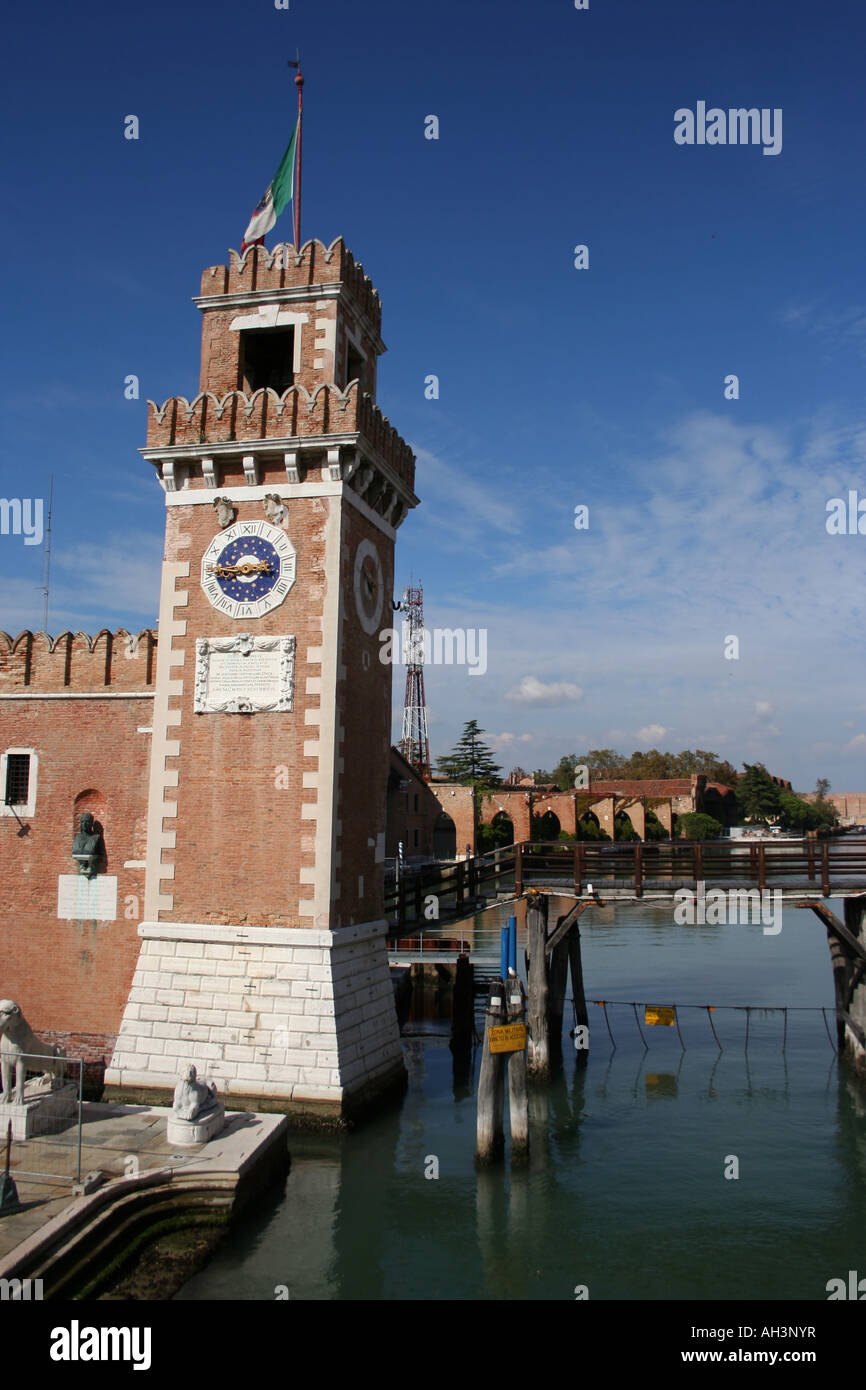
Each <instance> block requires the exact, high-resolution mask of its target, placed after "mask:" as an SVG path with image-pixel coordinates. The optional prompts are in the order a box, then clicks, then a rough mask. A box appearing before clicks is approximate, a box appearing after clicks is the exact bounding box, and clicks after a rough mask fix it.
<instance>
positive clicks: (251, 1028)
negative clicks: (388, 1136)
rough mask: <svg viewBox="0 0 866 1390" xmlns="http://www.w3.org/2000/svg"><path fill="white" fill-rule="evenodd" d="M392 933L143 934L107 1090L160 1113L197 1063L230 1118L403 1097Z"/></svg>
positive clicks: (184, 928)
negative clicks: (388, 937)
mask: <svg viewBox="0 0 866 1390" xmlns="http://www.w3.org/2000/svg"><path fill="white" fill-rule="evenodd" d="M385 930H386V923H385V922H384V921H378V922H368V923H364V924H363V925H360V926H352V927H343V928H338V929H335V930H333V931H318V930H312V929H307V928H282V927H245V926H225V925H216V924H213V923H190V922H184V923H168V922H145V923H142V925H141V926H140V927H139V935H140V936H141V937H142V938H143V940H142V946H141V953H140V955H139V959H138V964H137V966H136V970H135V976H134V978H133V982H132V988H131V989H130V993H129V999H128V1001H127V1005H126V1009H125V1011H124V1015H123V1021H122V1023H121V1025H120V1032H119V1034H118V1038H117V1043H116V1046H115V1049H114V1055H113V1057H112V1059H111V1065H110V1067H109V1069H108V1071H107V1072H106V1076H105V1084H106V1090H107V1091H108V1092H109V1093H111V1094H112V1095H113V1096H115V1097H116V1098H117V1099H121V1097H122V1098H123V1099H126V1100H130V1099H133V1098H136V1099H140V1100H147V1101H150V1102H152V1103H156V1101H157V1099H158V1100H159V1101H161V1103H163V1104H164V1103H165V1099H166V1097H167V1096H170V1094H171V1093H172V1092H173V1091H174V1087H175V1085H176V1083H177V1080H178V1077H179V1076H180V1074H181V1072H182V1070H183V1068H184V1067H185V1066H186V1065H187V1064H188V1063H190V1062H193V1063H194V1064H195V1065H196V1067H197V1068H198V1071H199V1074H200V1075H201V1076H207V1077H208V1078H210V1079H211V1080H213V1081H215V1082H216V1083H217V1086H218V1088H219V1092H220V1098H221V1099H222V1100H223V1101H224V1102H225V1104H226V1107H227V1108H228V1109H232V1108H234V1109H241V1108H245V1106H246V1105H248V1104H254V1108H256V1109H260V1110H262V1109H269V1110H270V1109H274V1110H281V1111H285V1112H286V1113H289V1114H292V1113H294V1114H297V1115H298V1116H301V1117H305V1118H307V1119H311V1120H315V1119H316V1118H317V1117H318V1118H321V1120H323V1121H325V1122H329V1121H333V1120H335V1119H346V1118H350V1117H353V1116H355V1115H356V1114H357V1113H358V1112H359V1111H360V1110H361V1109H363V1108H366V1107H367V1106H369V1105H371V1104H373V1103H374V1102H375V1101H376V1100H378V1099H381V1097H382V1096H383V1094H385V1093H387V1092H389V1091H391V1090H392V1089H395V1088H396V1087H398V1086H402V1085H404V1084H405V1067H404V1063H403V1056H402V1049H401V1046H400V1031H399V1026H398V1023H397V1015H396V1010H395V1006H394V992H393V988H392V985H391V980H390V976H389V970H388V958H387V954H386V951H385V941H384V936H385Z"/></svg>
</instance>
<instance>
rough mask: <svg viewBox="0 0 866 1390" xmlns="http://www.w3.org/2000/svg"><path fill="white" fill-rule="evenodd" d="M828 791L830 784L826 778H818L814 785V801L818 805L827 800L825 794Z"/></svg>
mask: <svg viewBox="0 0 866 1390" xmlns="http://www.w3.org/2000/svg"><path fill="white" fill-rule="evenodd" d="M829 790H830V783H829V782H828V781H827V778H826V777H819V778H818V780H817V782H816V783H815V801H816V803H817V804H818V805H820V804H821V802H822V801H826V800H827V793H828V791H829Z"/></svg>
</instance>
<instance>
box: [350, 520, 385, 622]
mask: <svg viewBox="0 0 866 1390" xmlns="http://www.w3.org/2000/svg"><path fill="white" fill-rule="evenodd" d="M354 588H355V607H356V608H357V610H358V617H359V618H360V620H361V626H362V628H363V629H364V631H365V632H368V633H371V634H372V633H374V632H375V631H376V628H377V627H378V626H379V619H380V618H381V616H382V606H383V603H384V599H385V582H384V579H383V576H382V561H381V560H380V559H379V552H378V550H377V549H376V547H375V545H374V544H373V542H372V541H361V544H360V545H359V546H358V549H357V551H356V552H355V584H354Z"/></svg>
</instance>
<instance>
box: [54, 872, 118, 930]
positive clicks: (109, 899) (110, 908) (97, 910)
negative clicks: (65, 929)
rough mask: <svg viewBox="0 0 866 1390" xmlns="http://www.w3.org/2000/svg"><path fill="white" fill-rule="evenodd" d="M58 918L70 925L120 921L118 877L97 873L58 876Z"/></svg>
mask: <svg viewBox="0 0 866 1390" xmlns="http://www.w3.org/2000/svg"><path fill="white" fill-rule="evenodd" d="M57 916H58V917H61V918H63V920H64V921H67V922H79V921H86V922H92V921H97V922H114V921H116V920H117V877H116V876H115V875H114V874H97V876H96V878H85V876H84V874H59V875H58V877H57Z"/></svg>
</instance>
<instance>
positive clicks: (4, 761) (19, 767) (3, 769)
mask: <svg viewBox="0 0 866 1390" xmlns="http://www.w3.org/2000/svg"><path fill="white" fill-rule="evenodd" d="M38 762H39V759H38V758H37V756H36V753H35V751H34V750H33V749H32V748H7V749H6V751H5V752H3V753H0V816H15V817H21V816H32V815H33V813H34V811H35V810H36V772H37V764H38Z"/></svg>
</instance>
